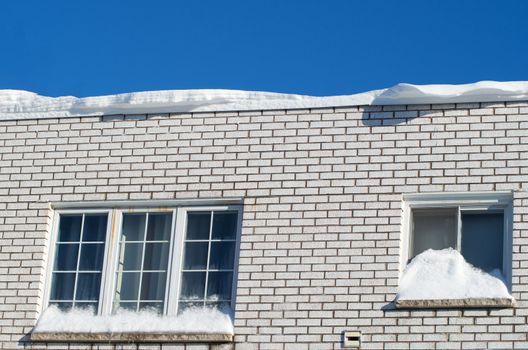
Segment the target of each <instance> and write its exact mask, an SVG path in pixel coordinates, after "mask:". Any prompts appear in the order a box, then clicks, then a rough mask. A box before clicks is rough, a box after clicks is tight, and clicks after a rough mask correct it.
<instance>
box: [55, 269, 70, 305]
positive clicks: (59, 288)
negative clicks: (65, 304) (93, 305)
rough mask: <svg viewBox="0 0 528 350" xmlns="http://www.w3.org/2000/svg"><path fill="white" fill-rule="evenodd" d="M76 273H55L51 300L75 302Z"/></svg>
mask: <svg viewBox="0 0 528 350" xmlns="http://www.w3.org/2000/svg"><path fill="white" fill-rule="evenodd" d="M74 288H75V274H74V273H53V276H52V280H51V292H50V300H73V290H74Z"/></svg>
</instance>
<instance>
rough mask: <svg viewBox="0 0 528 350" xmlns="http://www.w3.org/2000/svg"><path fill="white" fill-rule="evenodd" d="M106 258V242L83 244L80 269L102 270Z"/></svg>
mask: <svg viewBox="0 0 528 350" xmlns="http://www.w3.org/2000/svg"><path fill="white" fill-rule="evenodd" d="M103 259H104V243H94V244H81V260H80V261H79V270H81V271H101V270H102V268H103Z"/></svg>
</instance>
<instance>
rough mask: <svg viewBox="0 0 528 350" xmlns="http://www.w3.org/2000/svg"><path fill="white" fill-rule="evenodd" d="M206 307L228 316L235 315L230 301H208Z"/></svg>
mask: <svg viewBox="0 0 528 350" xmlns="http://www.w3.org/2000/svg"><path fill="white" fill-rule="evenodd" d="M205 305H206V306H207V307H213V308H216V309H218V310H220V311H222V312H224V313H226V314H228V315H231V314H232V313H233V310H232V309H231V303H230V302H228V301H207V302H206V303H205Z"/></svg>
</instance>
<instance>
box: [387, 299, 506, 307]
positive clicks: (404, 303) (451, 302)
mask: <svg viewBox="0 0 528 350" xmlns="http://www.w3.org/2000/svg"><path fill="white" fill-rule="evenodd" d="M394 306H395V307H396V309H455V308H462V309H463V308H513V307H515V300H514V299H513V298H465V299H414V300H413V299H404V300H396V301H395V302H394Z"/></svg>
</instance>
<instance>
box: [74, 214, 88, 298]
mask: <svg viewBox="0 0 528 350" xmlns="http://www.w3.org/2000/svg"><path fill="white" fill-rule="evenodd" d="M84 218H85V215H84V214H83V215H82V219H81V233H80V234H79V243H78V244H79V247H78V248H77V265H76V267H75V285H74V286H73V297H72V307H75V299H76V296H77V285H78V283H79V264H80V262H81V244H82V239H83V231H84Z"/></svg>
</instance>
